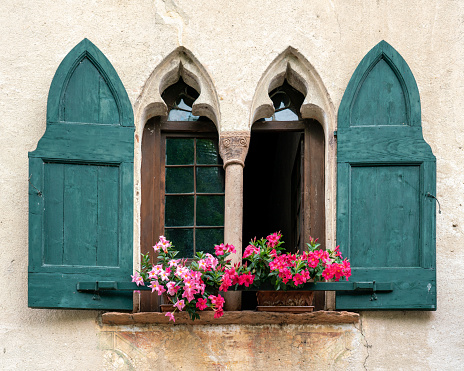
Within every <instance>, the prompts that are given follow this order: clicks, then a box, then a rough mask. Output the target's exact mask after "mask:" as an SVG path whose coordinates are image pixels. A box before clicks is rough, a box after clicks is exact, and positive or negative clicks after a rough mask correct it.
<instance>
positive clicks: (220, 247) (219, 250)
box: [214, 243, 226, 256]
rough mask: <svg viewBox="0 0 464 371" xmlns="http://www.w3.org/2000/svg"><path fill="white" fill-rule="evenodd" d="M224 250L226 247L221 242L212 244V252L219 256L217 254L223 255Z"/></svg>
mask: <svg viewBox="0 0 464 371" xmlns="http://www.w3.org/2000/svg"><path fill="white" fill-rule="evenodd" d="M225 250H226V247H225V246H224V244H223V243H221V244H220V245H216V246H214V253H215V254H216V255H217V256H219V255H224V252H225Z"/></svg>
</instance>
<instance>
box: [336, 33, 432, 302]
mask: <svg viewBox="0 0 464 371" xmlns="http://www.w3.org/2000/svg"><path fill="white" fill-rule="evenodd" d="M337 163H338V168H337V240H338V243H339V244H340V245H341V250H342V252H343V255H344V256H347V257H348V258H349V259H350V261H351V266H352V277H351V278H350V281H355V282H373V281H375V282H377V283H380V282H391V283H392V284H393V291H392V292H378V293H374V294H373V295H372V294H361V295H359V294H358V295H356V294H354V295H353V294H352V293H351V294H350V293H348V292H338V293H337V299H336V300H337V301H336V307H337V309H355V310H356V309H359V310H361V309H427V310H435V309H436V273H435V199H434V198H433V197H432V196H435V195H436V193H435V190H436V161H435V157H434V155H433V154H432V151H431V149H430V147H429V145H428V144H427V143H426V142H425V141H424V139H423V136H422V128H421V109H420V99H419V91H418V89H417V85H416V81H415V79H414V76H413V75H412V72H411V70H410V69H409V67H408V65H407V64H406V62H405V61H404V60H403V58H402V57H401V56H400V55H399V54H398V52H397V51H396V50H395V49H393V48H392V47H391V46H390V45H389V44H388V43H386V42H385V41H382V42H380V43H379V44H378V45H376V46H375V47H374V48H373V49H372V50H371V51H370V52H369V53H368V54H367V55H366V56H365V57H364V59H363V60H362V61H361V63H360V64H359V66H358V67H357V68H356V71H355V72H354V74H353V76H352V77H351V80H350V82H349V84H348V87H347V88H346V91H345V94H344V96H343V99H342V102H341V104H340V109H339V111H338V128H337Z"/></svg>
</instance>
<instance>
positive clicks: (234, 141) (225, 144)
mask: <svg viewBox="0 0 464 371" xmlns="http://www.w3.org/2000/svg"><path fill="white" fill-rule="evenodd" d="M249 146H250V132H248V131H226V132H223V133H221V135H220V136H219V153H220V154H221V157H222V160H223V161H224V169H225V168H226V167H227V166H228V165H230V164H240V165H242V167H245V157H246V155H247V152H248V147H249Z"/></svg>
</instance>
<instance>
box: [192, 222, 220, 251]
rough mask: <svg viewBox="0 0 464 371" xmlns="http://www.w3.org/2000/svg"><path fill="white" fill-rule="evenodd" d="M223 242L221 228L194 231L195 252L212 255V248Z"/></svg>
mask: <svg viewBox="0 0 464 371" xmlns="http://www.w3.org/2000/svg"><path fill="white" fill-rule="evenodd" d="M222 242H224V229H223V228H214V229H213V228H205V229H196V230H195V244H196V251H203V252H205V253H207V252H209V253H210V254H213V255H214V246H215V245H219V244H221V243H222Z"/></svg>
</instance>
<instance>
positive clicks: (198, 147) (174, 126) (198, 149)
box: [141, 78, 224, 258]
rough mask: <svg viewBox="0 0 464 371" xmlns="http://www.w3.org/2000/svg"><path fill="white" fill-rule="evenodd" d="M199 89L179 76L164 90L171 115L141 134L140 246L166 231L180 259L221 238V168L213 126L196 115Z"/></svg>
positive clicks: (152, 122)
mask: <svg viewBox="0 0 464 371" xmlns="http://www.w3.org/2000/svg"><path fill="white" fill-rule="evenodd" d="M198 95H199V94H198V92H197V91H196V90H195V89H193V88H191V87H190V86H188V85H187V84H186V83H185V82H184V81H183V80H182V78H180V79H179V80H178V81H177V82H176V83H175V84H173V85H171V86H169V87H168V88H167V89H166V90H165V91H164V92H163V94H162V97H163V99H164V101H165V102H166V104H167V106H168V108H169V113H168V116H165V117H155V118H152V119H150V120H149V121H148V122H147V124H146V125H145V128H144V134H143V138H142V210H141V218H142V246H152V245H153V244H154V243H155V242H156V241H157V239H158V236H160V235H165V236H166V237H167V238H168V239H169V240H172V241H173V242H174V243H175V247H176V249H177V250H179V251H180V256H179V257H183V258H191V257H193V255H194V254H195V253H196V252H197V251H204V252H210V253H212V252H214V245H215V244H219V243H221V242H222V241H223V239H224V170H223V168H222V160H221V157H220V155H219V150H218V135H217V130H216V127H215V125H214V124H213V123H212V122H211V121H210V120H208V119H207V118H205V117H199V116H194V115H193V114H192V105H193V102H194V101H195V99H197V98H198Z"/></svg>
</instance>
